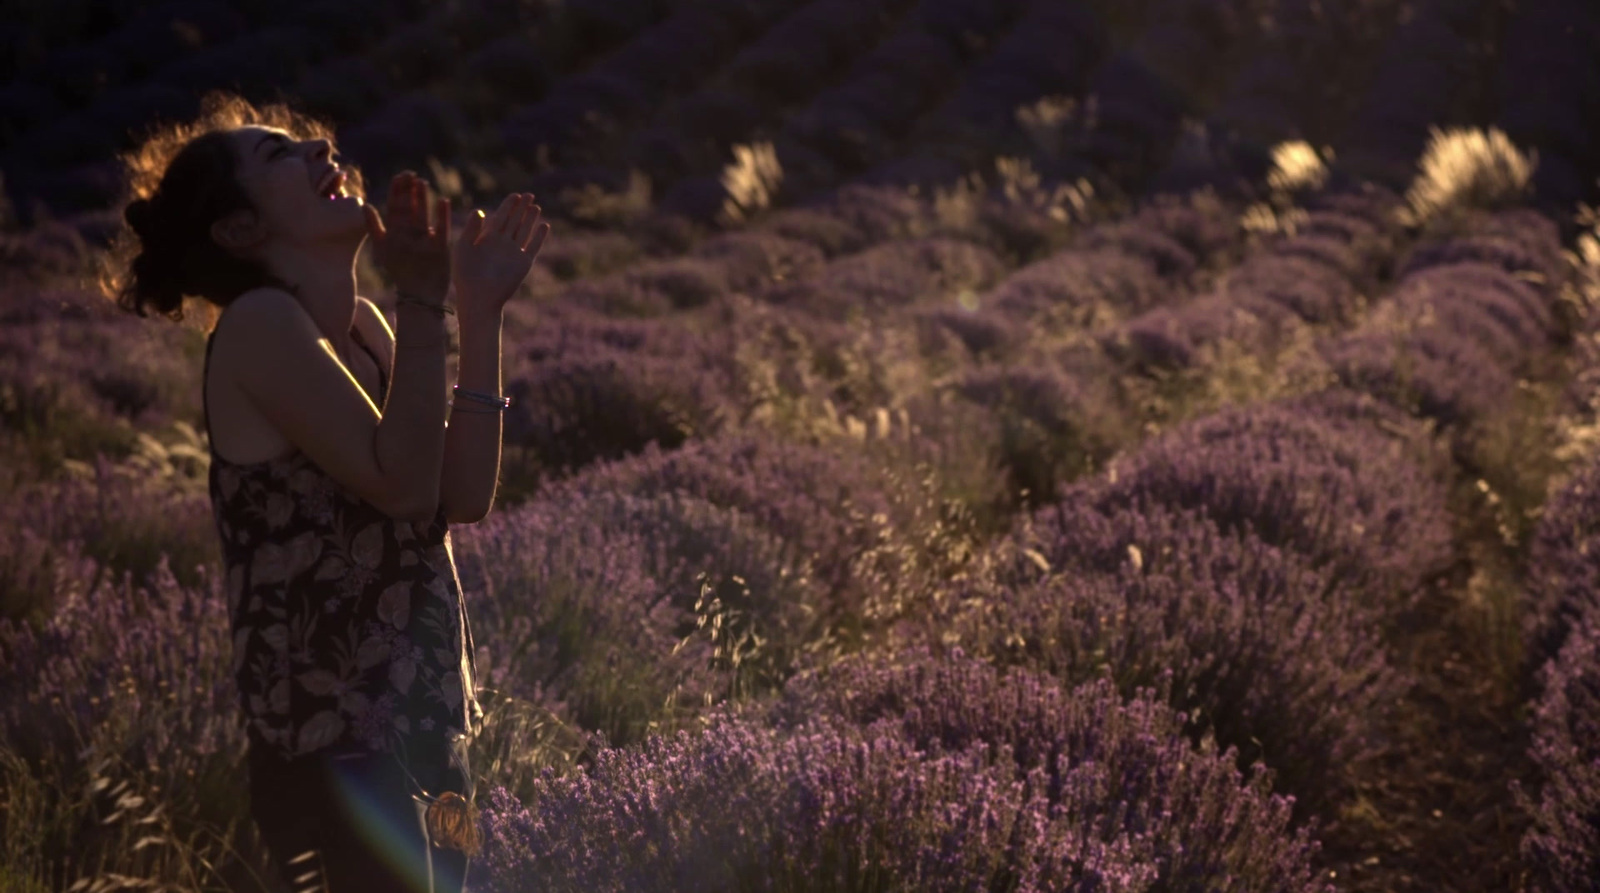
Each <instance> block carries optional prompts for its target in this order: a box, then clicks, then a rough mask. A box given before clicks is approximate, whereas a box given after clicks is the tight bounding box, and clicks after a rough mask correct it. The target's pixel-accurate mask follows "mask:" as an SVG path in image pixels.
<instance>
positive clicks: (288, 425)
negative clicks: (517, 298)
mask: <svg viewBox="0 0 1600 893" xmlns="http://www.w3.org/2000/svg"><path fill="white" fill-rule="evenodd" d="M326 132H327V131H326V128H325V127H324V126H323V125H321V124H320V123H319V122H317V121H314V120H311V119H309V118H307V117H306V116H304V115H301V114H300V113H298V112H295V111H293V110H291V109H288V108H285V107H283V106H281V105H275V106H270V107H267V108H263V109H257V108H255V107H253V106H252V105H251V104H250V103H248V102H246V101H244V100H242V99H239V98H238V97H232V96H225V95H221V94H213V95H210V96H207V97H206V98H205V100H204V101H203V104H202V108H201V116H200V118H199V119H198V120H197V121H195V122H192V123H189V124H183V125H175V126H170V127H167V128H166V129H164V130H162V131H161V132H159V133H156V134H154V135H152V136H150V137H148V138H147V139H146V140H145V141H144V143H143V144H142V145H141V146H140V147H139V148H138V149H136V150H135V151H133V152H132V153H130V154H129V155H128V156H126V157H125V162H126V163H127V167H128V171H129V174H130V182H131V187H132V192H133V195H134V196H135V198H134V199H133V200H132V201H131V202H130V203H129V204H128V206H127V208H126V211H125V213H124V217H125V219H126V221H127V222H128V224H129V227H130V229H131V233H129V234H125V235H124V236H123V237H122V238H121V240H120V241H119V243H118V245H117V246H116V247H115V249H114V252H113V259H114V260H113V262H114V263H115V264H117V266H115V267H113V269H114V270H115V271H116V273H115V274H114V275H113V277H112V280H111V285H112V290H113V291H114V293H115V294H116V297H117V301H118V303H119V305H120V306H122V307H123V308H125V309H127V310H129V311H131V312H135V313H138V314H139V315H141V316H144V315H146V312H147V311H149V310H156V311H159V312H162V313H164V314H166V315H168V316H170V317H172V318H174V319H182V318H183V303H184V299H185V297H189V298H191V299H198V300H199V301H200V302H202V303H201V304H200V306H202V307H205V308H206V309H208V310H209V316H210V317H211V320H212V325H211V328H210V334H209V336H208V339H207V342H206V362H205V370H204V379H203V381H204V385H203V392H202V399H203V401H204V405H205V416H206V426H207V430H208V432H209V435H210V439H211V472H210V488H211V498H212V506H213V509H214V515H215V519H216V525H217V531H218V534H219V535H220V537H221V539H222V552H223V559H224V568H225V570H226V575H227V594H228V601H229V605H228V606H229V615H230V619H231V624H232V629H233V634H234V641H233V670H234V674H235V678H236V680H237V682H238V687H239V695H240V709H241V711H242V714H243V718H244V720H245V726H246V730H247V737H248V741H249V774H250V800H251V812H252V815H253V817H254V819H255V821H256V823H257V826H258V827H259V829H260V832H261V835H262V839H263V840H264V841H265V843H266V845H267V849H268V850H269V852H270V853H271V855H272V858H273V860H274V862H275V863H276V864H277V866H278V869H279V871H280V872H282V874H283V876H284V879H285V881H286V882H288V884H289V887H290V889H292V890H296V891H299V890H308V889H331V890H332V891H334V893H340V891H355V890H362V891H390V890H394V891H401V890H405V891H411V890H423V891H425V890H428V889H430V887H431V889H433V890H436V891H458V890H460V889H461V886H462V882H463V879H464V877H465V874H466V865H467V861H468V858H469V856H470V853H471V851H472V850H473V848H474V846H475V834H474V833H473V832H474V829H473V826H472V824H471V820H470V815H471V801H472V794H473V785H472V779H471V777H470V772H469V769H468V767H467V763H466V758H465V754H466V742H467V740H468V736H470V735H471V734H473V733H475V732H476V731H477V727H478V726H479V725H480V724H481V720H482V715H483V714H482V710H481V708H479V707H478V704H477V700H476V698H475V697H474V693H475V687H474V681H473V680H474V676H473V672H472V670H473V665H472V658H473V648H472V636H471V631H470V629H469V628H468V624H467V618H466V615H465V612H464V610H463V608H462V603H461V590H460V585H459V581H458V578H457V576H456V569H455V564H454V560H453V557H452V554H451V543H450V538H449V525H450V524H451V523H457V524H463V523H466V524H470V523H473V522H475V521H478V520H479V519H481V518H483V516H484V515H485V514H486V513H487V512H488V511H489V507H490V505H491V503H492V501H493V497H494V490H495V484H496V480H497V478H498V475H499V464H500V439H501V416H500V412H501V411H502V410H503V409H504V408H505V406H506V405H508V403H509V401H508V400H506V399H504V398H502V397H500V396H499V394H500V325H501V318H502V311H503V309H504V307H505V305H506V303H507V301H508V300H509V299H510V298H511V296H512V295H513V294H514V292H515V290H516V288H517V286H518V285H519V284H520V283H521V281H522V280H523V278H524V277H525V276H526V275H527V274H528V271H529V269H530V268H531V266H532V263H533V259H534V257H535V255H537V254H538V252H539V249H540V248H541V247H542V245H543V243H544V240H545V237H546V236H547V235H548V233H549V229H550V227H549V224H544V223H540V222H539V216H540V211H539V207H538V206H537V205H535V204H533V202H532V198H533V197H532V196H529V195H521V194H517V195H512V196H510V197H508V198H507V199H506V200H505V201H504V202H503V203H502V204H501V205H500V207H499V208H498V209H497V210H496V211H495V212H494V213H493V214H492V215H490V216H489V217H487V218H486V217H485V216H484V215H483V212H481V211H480V212H477V213H476V214H475V215H473V216H472V217H471V218H470V219H469V221H468V223H467V225H466V227H465V228H464V232H463V233H462V234H461V237H460V238H459V239H458V240H456V241H455V242H454V244H453V246H452V243H451V239H450V216H449V215H450V202H449V200H448V199H443V198H440V199H439V200H438V201H437V203H435V202H434V201H433V199H432V198H431V196H430V192H429V189H428V186H427V184H426V183H424V182H422V181H421V180H420V179H419V178H417V177H416V176H415V175H413V174H411V173H410V172H406V173H402V174H400V175H398V176H396V177H395V178H394V181H393V183H392V184H391V186H390V190H389V196H388V202H387V206H386V210H385V212H384V214H381V215H380V214H379V213H378V211H377V209H376V208H374V207H372V206H371V205H368V204H366V202H365V200H364V198H363V195H362V189H361V181H360V177H359V173H358V172H356V171H354V170H352V169H349V168H343V167H341V166H340V165H339V164H337V163H335V162H334V161H333V159H332V157H331V150H332V145H331V143H330V141H329V140H328V139H326V138H323V137H324V136H325V134H326ZM369 238H370V239H371V240H372V244H373V255H374V258H375V260H376V261H377V263H378V265H379V266H380V267H381V268H382V269H383V270H384V272H385V273H386V275H387V276H388V277H389V278H390V279H391V280H392V282H393V284H394V286H395V290H396V292H397V294H398V298H397V306H396V313H395V316H396V321H397V322H396V328H395V330H394V331H393V332H391V330H390V328H389V324H388V322H387V320H386V318H385V317H384V315H383V314H382V313H381V312H380V311H379V310H378V308H377V307H376V306H375V305H374V304H373V303H372V302H371V301H369V300H368V299H366V298H364V297H361V296H360V295H357V294H356V289H355V285H356V276H355V261H356V254H357V252H358V251H359V250H360V248H361V246H362V244H363V243H364V242H366V241H367V240H368V239H369ZM452 292H453V295H454V307H453V308H452V307H450V306H449V305H448V304H447V303H446V300H447V297H448V296H449V295H450V294H451V293H452ZM450 314H454V315H455V316H456V318H457V320H458V325H459V333H458V334H459V342H460V360H459V375H458V384H457V386H456V391H455V395H454V398H453V399H452V401H451V402H450V404H449V405H448V406H447V405H446V401H445V387H444V384H445V348H446V342H447V340H448V338H447V329H446V322H445V317H446V316H447V315H450ZM447 413H448V419H447Z"/></svg>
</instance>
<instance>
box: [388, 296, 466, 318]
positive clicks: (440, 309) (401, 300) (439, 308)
mask: <svg viewBox="0 0 1600 893" xmlns="http://www.w3.org/2000/svg"><path fill="white" fill-rule="evenodd" d="M394 303H395V306H396V307H398V306H400V305H401V304H415V305H417V306H418V307H426V308H428V309H429V310H432V311H434V312H436V313H440V314H444V313H448V314H450V315H451V316H455V314H456V311H455V308H453V307H451V306H450V305H448V304H444V303H437V304H436V303H434V302H433V301H424V300H422V299H421V298H408V297H406V296H405V295H401V296H399V297H397V298H395V301H394Z"/></svg>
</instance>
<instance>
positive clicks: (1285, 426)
mask: <svg viewBox="0 0 1600 893" xmlns="http://www.w3.org/2000/svg"><path fill="white" fill-rule="evenodd" d="M1063 501H1069V502H1081V503H1084V504H1087V505H1093V506H1096V507H1098V508H1099V509H1101V510H1102V511H1110V510H1114V509H1116V508H1119V507H1135V506H1140V505H1147V504H1152V503H1153V504H1164V505H1169V506H1174V507H1186V508H1195V509H1201V510H1203V511H1205V512H1206V513H1207V514H1208V515H1209V516H1210V517H1212V518H1213V519H1215V520H1216V521H1217V522H1218V524H1219V525H1220V526H1221V527H1222V528H1223V529H1224V530H1229V531H1237V532H1242V531H1246V530H1248V531H1252V532H1254V533H1255V534H1256V535H1257V536H1259V537H1261V539H1262V540H1263V541H1264V542H1266V543H1268V544H1270V545H1273V546H1277V547H1280V548H1284V549H1288V550H1293V551H1297V552H1300V553H1302V554H1303V555H1305V556H1307V557H1308V558H1310V559H1311V561H1312V563H1313V565H1315V566H1317V567H1321V568H1328V569H1330V570H1332V571H1333V572H1334V576H1335V578H1336V579H1340V580H1345V581H1348V582H1351V583H1354V584H1356V585H1358V586H1360V587H1363V588H1365V589H1366V590H1367V593H1368V597H1370V598H1373V599H1375V600H1376V602H1377V603H1378V604H1386V605H1389V606H1397V605H1399V604H1403V603H1404V602H1406V601H1407V600H1408V599H1410V598H1412V597H1413V596H1414V595H1415V587H1416V586H1417V584H1418V583H1420V582H1421V581H1422V580H1424V579H1426V578H1427V577H1428V576H1429V575H1431V574H1434V573H1437V572H1438V571H1440V570H1442V569H1443V568H1444V567H1445V566H1446V565H1447V564H1448V563H1449V562H1450V561H1451V559H1452V547H1451V539H1452V537H1451V528H1450V523H1449V517H1448V515H1447V514H1446V511H1445V491H1444V485H1443V483H1442V482H1441V481H1440V480H1438V479H1437V478H1430V477H1429V476H1428V475H1426V474H1425V473H1424V469H1423V468H1422V467H1420V466H1419V465H1418V464H1417V463H1416V462H1415V461H1414V459H1413V457H1412V456H1409V455H1407V453H1406V451H1405V450H1404V448H1403V447H1402V446H1401V445H1400V444H1397V443H1395V442H1393V441H1392V440H1390V439H1389V438H1387V437H1386V436H1385V435H1383V434H1381V433H1380V432H1378V431H1376V430H1370V429H1369V430H1363V429H1360V428H1357V427H1355V426H1350V425H1339V424H1331V423H1329V422H1327V421H1324V420H1321V419H1318V418H1316V417H1314V416H1308V415H1306V414H1303V413H1301V412H1297V411H1295V410H1294V408H1293V407H1292V405H1273V404H1264V405H1260V406H1255V407H1248V408H1239V409H1232V410H1225V411H1223V412H1220V413H1217V414H1215V415H1213V416H1209V417H1206V418H1203V419H1200V420H1197V421H1195V422H1191V423H1188V424H1185V425H1183V426H1181V427H1179V428H1177V429H1175V430H1173V431H1171V432H1169V433H1168V434H1166V435H1163V436H1162V437H1160V438H1159V439H1157V440H1154V441H1151V442H1148V443H1146V444H1145V445H1144V446H1142V447H1141V448H1140V449H1139V450H1138V451H1137V452H1135V453H1133V454H1131V455H1129V456H1127V457H1126V458H1125V459H1124V460H1123V461H1119V462H1117V463H1116V464H1114V465H1113V471H1112V473H1111V474H1110V475H1109V477H1108V478H1107V479H1105V480H1101V481H1094V482H1087V483H1083V484H1080V485H1076V486H1075V487H1073V488H1069V490H1068V491H1066V492H1064V494H1063Z"/></svg>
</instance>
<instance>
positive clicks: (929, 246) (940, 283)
mask: <svg viewBox="0 0 1600 893" xmlns="http://www.w3.org/2000/svg"><path fill="white" fill-rule="evenodd" d="M1003 270H1004V265H1003V263H1002V261H1001V260H1000V259H999V258H997V257H996V256H994V254H993V253H991V252H989V251H988V250H986V249H984V248H982V247H980V246H977V245H974V244H971V243H967V242H962V241H957V240H954V239H943V238H928V239H907V240H897V241H892V242H886V243H884V244H882V245H878V246H875V247H873V248H869V249H867V250H866V251H863V252H861V253H859V254H855V255H851V256H850V257H846V258H842V259H838V260H834V261H831V262H830V263H829V264H828V265H827V266H825V267H823V268H822V269H821V271H819V272H818V273H816V274H814V275H811V276H807V277H805V278H803V279H800V280H798V281H796V282H793V283H777V284H775V285H774V286H772V287H770V288H767V289H765V290H763V292H762V295H761V296H762V298H763V299H764V300H769V301H773V302H775V303H778V304H782V305H785V306H791V307H796V308H798V309H802V310H804V311H805V312H807V313H814V314H817V315H819V316H822V317H824V318H827V319H847V318H848V317H849V316H850V315H851V314H853V313H865V314H881V313H883V312H884V311H888V310H894V309H899V308H902V307H906V306H908V305H911V304H914V303H925V304H931V303H935V302H940V301H953V300H954V299H955V298H956V296H957V295H958V294H960V293H962V292H964V291H965V292H973V293H976V292H977V291H981V290H982V289H984V288H986V287H987V286H988V285H989V284H990V283H992V282H994V281H995V280H996V279H998V278H999V277H1000V275H1001V274H1002V272H1003Z"/></svg>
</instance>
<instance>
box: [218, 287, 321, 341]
mask: <svg viewBox="0 0 1600 893" xmlns="http://www.w3.org/2000/svg"><path fill="white" fill-rule="evenodd" d="M306 327H309V328H310V329H312V330H315V328H316V324H315V323H314V322H312V320H311V317H310V316H309V315H307V314H306V311H305V308H304V307H301V306H300V302H299V301H298V300H296V299H295V297H294V295H291V294H289V293H288V292H286V291H284V290H283V289H281V288H274V287H271V286H264V287H261V288H252V289H250V290H249V291H247V292H244V293H243V294H241V295H239V296H238V297H237V298H234V299H233V302H232V303H230V304H229V305H228V306H227V307H226V308H224V309H223V312H222V315H221V316H220V317H219V318H218V319H217V325H216V329H215V334H216V339H217V340H218V341H220V342H224V343H225V344H226V345H227V348H226V350H225V352H226V353H228V354H232V355H236V354H238V353H240V352H241V351H244V352H248V351H249V349H250V348H251V347H252V346H254V345H259V344H260V343H261V342H262V341H264V340H271V339H272V338H273V337H274V336H281V335H282V334H284V333H286V332H294V331H296V330H299V331H304V330H305V329H306Z"/></svg>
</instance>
